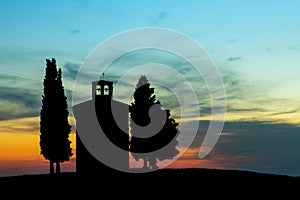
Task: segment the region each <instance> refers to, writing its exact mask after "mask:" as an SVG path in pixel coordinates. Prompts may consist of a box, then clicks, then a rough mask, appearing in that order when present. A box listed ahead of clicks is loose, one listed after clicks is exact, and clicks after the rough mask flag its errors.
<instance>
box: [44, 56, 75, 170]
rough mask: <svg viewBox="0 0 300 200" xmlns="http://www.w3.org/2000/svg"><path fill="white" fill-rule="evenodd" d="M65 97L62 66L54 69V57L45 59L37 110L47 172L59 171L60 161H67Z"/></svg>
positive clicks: (66, 108) (68, 149) (67, 127)
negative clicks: (41, 89)
mask: <svg viewBox="0 0 300 200" xmlns="http://www.w3.org/2000/svg"><path fill="white" fill-rule="evenodd" d="M68 114H69V112H68V105H67V98H66V96H65V94H64V87H63V84H62V72H61V69H58V70H57V67H56V60H55V59H54V58H52V60H49V59H47V60H46V75H45V78H44V94H43V96H42V109H41V112H40V133H41V134H40V148H41V154H42V155H43V156H44V158H45V159H47V160H49V162H50V173H51V174H52V173H54V167H53V163H56V173H60V163H62V162H65V161H69V159H70V157H71V156H72V155H73V154H72V149H71V148H70V144H71V141H70V140H69V134H70V132H71V126H70V125H69V122H68Z"/></svg>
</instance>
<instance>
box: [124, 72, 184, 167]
mask: <svg viewBox="0 0 300 200" xmlns="http://www.w3.org/2000/svg"><path fill="white" fill-rule="evenodd" d="M153 105H158V106H159V108H160V111H161V112H166V120H165V121H164V122H163V123H164V124H162V127H163V128H162V129H161V130H160V131H159V132H158V133H157V134H155V135H154V136H151V137H149V138H140V137H137V136H136V135H137V134H138V133H137V132H138V131H141V129H139V128H138V127H137V126H147V125H148V124H149V123H150V121H151V119H150V117H149V110H150V108H151V107H152V106H153ZM129 112H130V128H131V134H132V137H131V141H130V151H131V154H132V156H133V158H134V159H135V160H137V161H138V160H139V159H143V160H144V166H143V167H144V168H147V167H150V168H151V169H158V166H157V161H162V160H165V159H172V158H174V157H175V156H176V155H177V154H178V153H179V151H178V150H177V149H176V146H177V145H178V141H177V140H176V139H174V138H175V137H177V136H178V134H179V131H178V129H177V126H178V123H177V122H176V121H175V120H174V119H173V118H172V117H171V114H170V110H168V109H163V106H162V105H161V103H160V101H159V100H157V99H156V95H155V94H154V88H151V87H150V83H149V82H148V79H147V77H146V76H145V75H142V76H141V77H140V78H139V80H138V82H137V85H136V89H135V92H134V102H133V103H131V105H130V106H129ZM133 122H134V123H133ZM166 145H167V146H166ZM162 148H163V149H162ZM156 150H159V151H156ZM148 164H149V166H148Z"/></svg>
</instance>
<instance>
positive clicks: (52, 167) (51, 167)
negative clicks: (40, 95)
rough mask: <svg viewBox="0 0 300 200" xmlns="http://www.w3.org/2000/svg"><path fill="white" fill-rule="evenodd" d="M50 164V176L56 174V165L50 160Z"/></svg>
mask: <svg viewBox="0 0 300 200" xmlns="http://www.w3.org/2000/svg"><path fill="white" fill-rule="evenodd" d="M49 163H50V174H54V165H53V161H52V160H50V161H49Z"/></svg>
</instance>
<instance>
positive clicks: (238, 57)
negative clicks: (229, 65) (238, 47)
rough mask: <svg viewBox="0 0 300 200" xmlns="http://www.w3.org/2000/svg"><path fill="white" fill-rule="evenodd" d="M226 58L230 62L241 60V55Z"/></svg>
mask: <svg viewBox="0 0 300 200" xmlns="http://www.w3.org/2000/svg"><path fill="white" fill-rule="evenodd" d="M227 60H228V61H230V62H234V61H240V60H243V57H242V56H235V57H229V58H227Z"/></svg>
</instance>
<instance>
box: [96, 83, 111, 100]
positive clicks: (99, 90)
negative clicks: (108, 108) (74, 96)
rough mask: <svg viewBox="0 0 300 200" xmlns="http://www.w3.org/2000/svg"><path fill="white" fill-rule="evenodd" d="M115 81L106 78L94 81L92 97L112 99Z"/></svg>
mask: <svg viewBox="0 0 300 200" xmlns="http://www.w3.org/2000/svg"><path fill="white" fill-rule="evenodd" d="M112 95H113V82H110V81H106V80H99V81H93V82H92V98H93V100H94V101H95V99H100V98H101V99H103V100H104V99H107V100H112Z"/></svg>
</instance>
